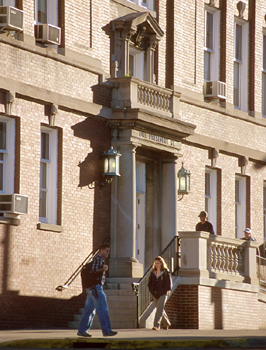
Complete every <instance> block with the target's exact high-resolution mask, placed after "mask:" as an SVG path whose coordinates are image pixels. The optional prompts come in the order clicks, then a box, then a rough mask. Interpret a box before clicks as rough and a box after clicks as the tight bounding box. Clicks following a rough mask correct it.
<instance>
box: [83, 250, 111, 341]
mask: <svg viewBox="0 0 266 350" xmlns="http://www.w3.org/2000/svg"><path fill="white" fill-rule="evenodd" d="M109 253H110V247H109V246H108V245H107V244H101V245H100V247H99V253H98V255H97V256H96V257H95V258H94V259H93V264H92V269H91V271H92V273H93V274H94V275H95V277H94V283H93V285H92V287H91V288H87V289H86V293H87V299H86V303H85V309H84V311H83V314H82V318H81V321H80V324H79V329H78V335H79V336H81V337H91V335H90V334H89V333H88V332H87V331H88V330H89V329H90V328H91V326H92V322H93V319H94V316H95V311H96V312H97V315H98V318H99V321H100V324H101V327H102V332H103V336H104V337H110V336H113V335H116V334H117V332H114V331H112V328H111V323H110V318H109V310H108V304H107V300H106V295H105V293H104V291H103V284H104V282H105V271H107V270H108V265H105V260H104V259H105V258H107V257H108V255H109Z"/></svg>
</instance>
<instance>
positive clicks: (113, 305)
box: [68, 278, 139, 329]
mask: <svg viewBox="0 0 266 350" xmlns="http://www.w3.org/2000/svg"><path fill="white" fill-rule="evenodd" d="M138 280H139V279H134V278H107V279H106V284H105V286H104V292H105V294H106V296H107V302H108V307H109V315H110V320H111V326H112V328H113V329H121V328H122V329H132V328H136V327H137V298H136V296H135V293H134V292H133V291H132V288H131V283H132V282H137V281H138ZM84 304H85V300H84ZM83 310H84V309H83V308H81V309H80V310H79V314H78V315H74V321H71V322H69V323H68V327H69V328H71V329H78V326H79V323H80V320H81V317H82V312H83ZM91 329H101V325H100V322H99V319H98V316H97V314H96V316H95V318H94V321H93V324H92V328H91Z"/></svg>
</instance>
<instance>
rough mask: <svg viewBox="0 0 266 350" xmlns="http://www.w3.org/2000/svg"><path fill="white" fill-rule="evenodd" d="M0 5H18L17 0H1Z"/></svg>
mask: <svg viewBox="0 0 266 350" xmlns="http://www.w3.org/2000/svg"><path fill="white" fill-rule="evenodd" d="M0 6H12V7H16V0H0Z"/></svg>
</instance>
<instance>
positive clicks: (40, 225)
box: [37, 222, 63, 232]
mask: <svg viewBox="0 0 266 350" xmlns="http://www.w3.org/2000/svg"><path fill="white" fill-rule="evenodd" d="M37 229H38V230H43V231H53V232H62V231H63V226H60V225H52V224H45V223H43V222H38V224H37Z"/></svg>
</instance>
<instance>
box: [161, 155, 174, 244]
mask: <svg viewBox="0 0 266 350" xmlns="http://www.w3.org/2000/svg"><path fill="white" fill-rule="evenodd" d="M176 160H177V156H176V157H175V156H172V157H171V158H164V159H163V166H162V232H161V242H162V249H164V248H165V247H166V246H167V244H168V243H169V242H170V241H171V239H172V238H173V237H174V236H176V235H177V231H178V213H177V168H176Z"/></svg>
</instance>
